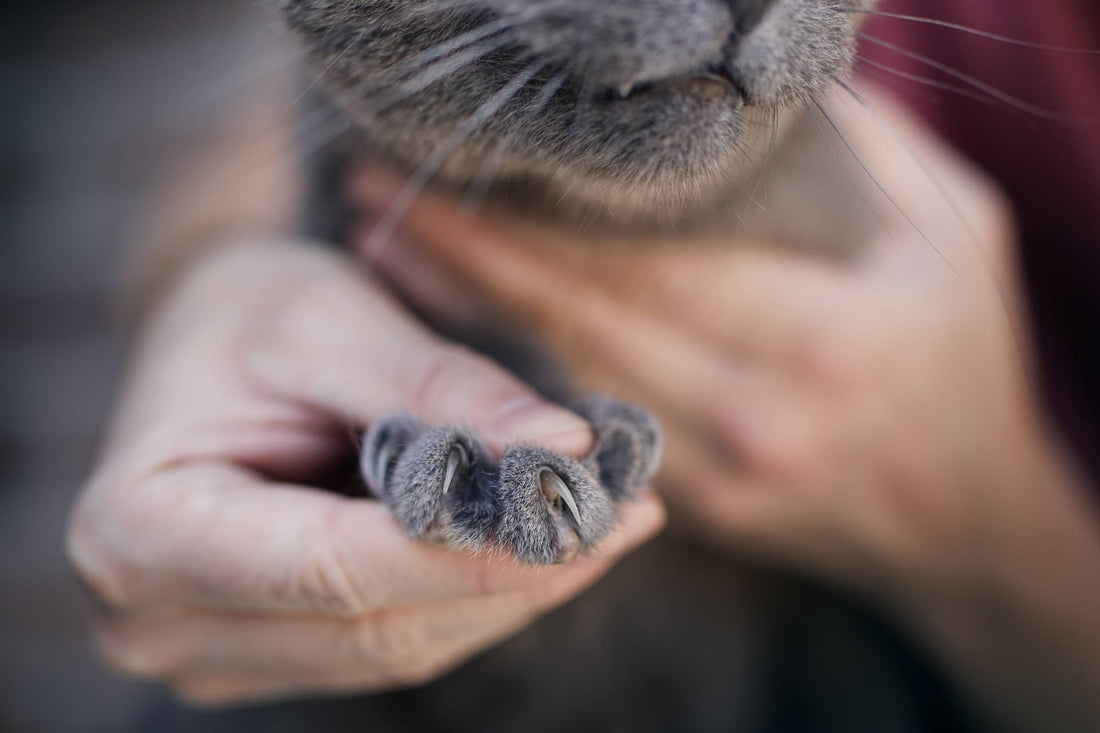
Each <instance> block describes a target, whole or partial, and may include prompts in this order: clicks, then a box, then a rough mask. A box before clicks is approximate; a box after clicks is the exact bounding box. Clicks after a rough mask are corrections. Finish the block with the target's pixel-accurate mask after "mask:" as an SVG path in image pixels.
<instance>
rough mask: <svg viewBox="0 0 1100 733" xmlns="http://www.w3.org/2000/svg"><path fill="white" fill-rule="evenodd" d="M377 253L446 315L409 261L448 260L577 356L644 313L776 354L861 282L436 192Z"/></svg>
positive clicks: (409, 288) (370, 197)
mask: <svg viewBox="0 0 1100 733" xmlns="http://www.w3.org/2000/svg"><path fill="white" fill-rule="evenodd" d="M397 185H398V182H397V181H396V180H395V179H393V178H391V177H390V176H389V175H388V174H386V173H385V172H382V171H370V172H366V173H364V174H362V175H361V176H360V177H359V178H358V179H357V184H356V190H357V195H358V196H359V198H360V200H361V201H364V202H366V204H367V205H368V206H371V207H377V208H382V209H384V207H385V205H386V203H385V202H386V201H387V200H388V197H389V196H390V195H391V193H392V190H393V189H394V188H395V187H396V186H397ZM361 239H363V240H366V239H369V236H368V235H364V236H363V237H361ZM371 254H372V256H373V257H374V258H375V259H374V260H373V262H374V264H375V266H377V267H378V268H379V269H380V270H382V271H383V272H385V273H386V274H387V275H388V276H390V277H392V278H393V279H394V280H396V281H397V282H398V284H399V287H401V289H402V290H403V292H406V293H408V294H409V295H410V296H411V297H412V298H414V299H415V300H416V301H417V303H418V304H419V305H420V306H422V307H424V308H426V309H428V310H429V311H432V312H437V314H439V315H442V316H443V317H446V313H440V312H439V308H440V303H439V301H438V299H436V298H435V296H431V297H422V296H418V293H423V292H424V291H425V290H426V283H424V282H422V279H423V278H424V277H425V276H424V275H422V274H421V273H419V272H417V269H416V268H415V267H409V266H408V263H410V262H412V261H413V260H414V259H415V261H417V262H430V263H432V268H431V269H432V271H433V272H437V271H438V269H439V268H440V267H445V268H447V269H448V270H449V271H450V273H451V280H452V282H453V281H460V282H461V283H469V287H467V288H466V290H472V291H474V292H477V293H479V294H480V295H482V296H483V297H486V298H487V299H488V300H489V301H491V302H494V303H496V304H497V307H498V308H499V309H500V310H501V311H502V312H505V313H507V314H508V315H509V316H510V317H518V318H520V319H521V320H522V321H524V322H525V323H527V324H528V325H530V326H532V327H533V328H535V329H536V330H538V331H539V332H541V333H543V334H544V335H547V336H549V337H550V338H551V340H553V341H554V343H555V344H556V345H557V346H558V347H559V349H570V350H571V352H570V353H569V356H571V357H572V356H579V357H582V358H584V357H588V359H589V360H592V359H594V358H599V357H603V356H605V352H606V351H611V352H614V351H616V350H617V349H618V348H619V347H620V346H621V344H620V343H618V342H616V341H615V340H614V339H613V338H611V339H609V338H608V337H609V336H610V337H614V335H615V332H616V331H625V332H627V333H634V332H637V331H638V329H639V327H638V326H637V325H636V322H637V321H639V320H640V319H641V318H643V317H644V318H645V319H646V320H648V321H651V322H655V323H659V324H662V325H663V326H664V327H665V328H666V329H668V330H674V331H676V332H677V333H678V334H679V335H680V336H681V337H683V338H688V337H692V336H694V337H695V340H697V341H703V342H706V343H708V344H710V345H711V346H712V347H713V348H714V349H715V351H718V352H722V351H728V352H731V353H733V354H735V355H737V356H738V357H741V358H744V359H749V360H760V359H765V358H769V357H774V356H776V355H777V353H778V352H780V351H781V350H782V349H783V348H785V347H786V346H787V345H788V344H789V343H790V342H792V341H796V340H798V339H800V338H802V337H803V334H805V332H807V331H809V330H811V328H812V327H813V326H814V325H815V324H818V323H820V322H821V321H822V320H823V318H827V317H828V314H823V312H822V311H823V308H829V307H832V306H833V304H835V308H836V309H837V310H842V309H843V307H844V304H845V302H846V301H847V300H849V297H848V296H849V293H850V291H852V290H853V289H854V285H853V283H852V282H851V279H852V272H851V269H850V268H846V267H844V266H842V265H840V264H839V263H832V262H827V261H824V260H823V259H820V258H819V259H813V258H808V257H804V256H798V255H797V254H792V253H791V252H788V251H783V250H781V249H780V248H777V247H766V246H760V245H753V244H749V243H736V242H731V241H728V240H723V239H722V238H720V237H714V236H711V237H709V238H707V239H706V240H699V241H662V242H642V243H638V242H619V241H611V242H605V241H598V242H597V241H586V240H582V239H580V238H578V237H575V236H574V237H571V236H569V235H567V234H563V233H560V232H556V231H555V232H551V233H546V232H537V231H533V230H531V228H530V227H521V226H517V225H515V224H513V223H510V222H503V221H496V220H494V221H490V220H487V219H484V218H477V217H472V216H470V215H469V214H468V213H466V212H464V211H461V210H460V209H458V208H457V207H456V206H455V205H454V204H452V203H450V202H447V201H445V200H443V199H440V198H439V197H437V196H433V195H432V194H424V195H423V196H422V197H421V198H420V200H419V201H418V202H417V203H416V204H415V207H414V210H413V212H412V213H411V214H410V216H409V217H408V218H407V219H406V225H405V229H404V230H403V231H402V234H401V235H400V239H399V240H398V241H395V242H394V244H393V245H392V246H391V247H386V248H380V249H378V250H376V251H375V252H373V253H371ZM431 291H432V292H433V293H435V292H438V288H431ZM467 299H468V298H467ZM616 323H617V324H619V325H616ZM601 348H602V349H603V350H602V351H601V350H600V349H601ZM680 351H682V349H680ZM621 356H622V358H623V359H624V360H628V361H629V360H633V363H635V364H639V363H645V364H648V363H649V360H648V359H647V360H643V361H642V362H638V361H636V358H637V356H638V355H637V354H636V353H633V352H632V353H629V354H622V355H621Z"/></svg>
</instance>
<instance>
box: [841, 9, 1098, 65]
mask: <svg viewBox="0 0 1100 733" xmlns="http://www.w3.org/2000/svg"><path fill="white" fill-rule="evenodd" d="M842 12H845V13H853V14H859V15H874V16H877V17H880V18H892V19H894V20H906V21H910V22H913V23H923V24H925V25H934V26H938V27H940V28H947V29H949V30H953V31H959V32H961V33H969V34H970V35H973V36H978V37H980V38H986V39H989V40H991V41H998V42H1000V43H1007V44H1010V45H1013V46H1021V47H1023V48H1033V49H1036V50H1038V51H1052V52H1055V53H1069V54H1079V55H1082V56H1100V49H1092V48H1073V47H1070V46H1052V45H1050V44H1046V43H1036V42H1034V41H1025V40H1022V39H1019V38H1011V37H1009V36H1002V35H1000V34H997V33H990V32H989V31H983V30H980V29H978V28H971V27H970V26H966V25H962V24H960V23H952V22H951V21H947V20H939V19H938V18H926V17H922V16H919V15H904V14H902V13H887V12H884V11H881V10H866V9H857V8H848V9H845V10H843V11H842Z"/></svg>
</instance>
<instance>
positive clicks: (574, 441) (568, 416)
mask: <svg viewBox="0 0 1100 733" xmlns="http://www.w3.org/2000/svg"><path fill="white" fill-rule="evenodd" d="M490 431H491V432H492V435H493V437H495V438H497V439H499V440H500V442H501V446H500V447H503V444H504V443H531V444H535V445H540V446H543V447H545V448H549V449H551V450H555V451H558V452H560V453H564V454H566V455H575V456H581V455H584V454H586V453H588V451H590V450H591V449H592V443H593V436H592V428H591V427H590V426H589V425H588V423H587V422H585V421H584V420H582V419H581V418H580V417H579V416H578V415H576V414H574V413H572V412H569V411H568V410H566V409H564V408H561V407H554V406H552V405H549V404H547V403H546V402H544V401H542V400H540V399H538V398H537V397H520V398H517V399H515V400H512V401H511V402H507V403H505V404H504V405H502V406H501V408H500V409H499V410H498V411H497V414H496V418H495V419H494V420H493V422H492V424H491V425H490ZM490 439H491V438H490Z"/></svg>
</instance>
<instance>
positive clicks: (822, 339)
mask: <svg viewBox="0 0 1100 733" xmlns="http://www.w3.org/2000/svg"><path fill="white" fill-rule="evenodd" d="M791 359H792V363H793V365H794V367H795V369H796V370H798V371H799V372H800V373H803V374H805V375H807V376H809V377H810V378H811V379H813V380H815V381H816V382H819V383H821V384H823V385H826V386H829V387H833V388H837V389H841V390H845V389H849V388H852V387H855V386H856V385H858V384H859V383H860V382H861V381H862V379H863V371H864V370H863V364H862V362H861V359H860V357H859V353H858V349H857V348H856V346H855V344H854V343H852V342H851V339H849V338H846V337H845V336H844V334H843V333H841V332H840V331H839V330H838V329H835V328H824V327H819V328H814V329H808V330H806V331H804V332H803V333H801V334H799V335H798V336H797V337H795V339H794V342H793V344H792V346H791Z"/></svg>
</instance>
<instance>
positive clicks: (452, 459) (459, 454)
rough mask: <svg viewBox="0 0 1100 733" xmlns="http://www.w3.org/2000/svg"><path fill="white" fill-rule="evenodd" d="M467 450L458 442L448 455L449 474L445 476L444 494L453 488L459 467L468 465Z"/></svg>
mask: <svg viewBox="0 0 1100 733" xmlns="http://www.w3.org/2000/svg"><path fill="white" fill-rule="evenodd" d="M466 462H467V459H466V451H465V449H464V448H463V447H462V446H461V445H458V444H457V443H456V444H455V446H454V447H453V448H451V453H450V455H449V456H447V475H446V476H444V477H443V495H444V496H446V495H447V492H448V491H450V490H451V485H452V484H454V480H455V476H456V475H457V474H458V472H459V469H461V468H464V467H465V466H466Z"/></svg>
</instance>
